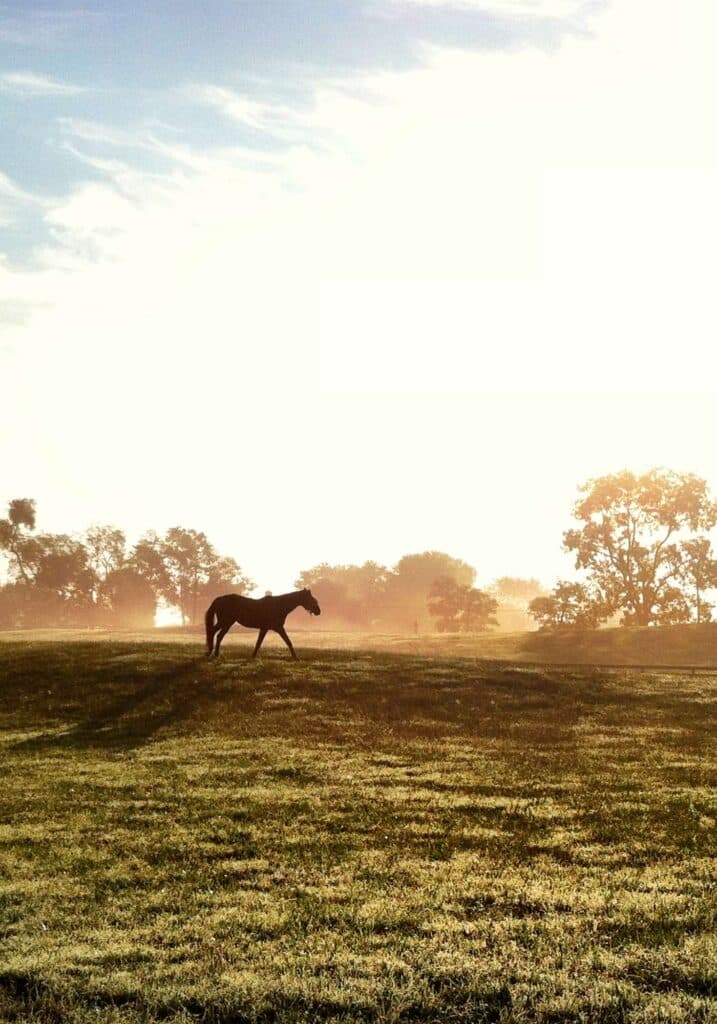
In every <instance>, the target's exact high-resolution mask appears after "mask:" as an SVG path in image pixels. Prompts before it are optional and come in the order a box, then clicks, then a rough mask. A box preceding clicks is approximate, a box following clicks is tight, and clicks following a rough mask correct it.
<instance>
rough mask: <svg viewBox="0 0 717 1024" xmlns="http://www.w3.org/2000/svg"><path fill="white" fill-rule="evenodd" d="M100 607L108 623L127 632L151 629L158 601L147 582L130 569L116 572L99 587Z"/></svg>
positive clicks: (108, 575)
mask: <svg viewBox="0 0 717 1024" xmlns="http://www.w3.org/2000/svg"><path fill="white" fill-rule="evenodd" d="M98 599H99V604H100V606H101V607H102V608H104V609H105V615H106V618H107V621H108V622H109V623H110V624H111V625H114V626H124V627H126V628H128V629H151V628H152V626H154V615H155V612H156V610H157V597H156V594H155V591H154V587H153V586H152V584H151V583H150V581H149V580H148V579H146V578H145V577H144V576H142V575H141V574H140V573H138V572H137V570H136V569H132V568H129V567H125V568H121V569H113V570H112V571H111V572H109V573H107V575H106V576H105V577H104V579H103V580H101V581H100V583H99V587H98Z"/></svg>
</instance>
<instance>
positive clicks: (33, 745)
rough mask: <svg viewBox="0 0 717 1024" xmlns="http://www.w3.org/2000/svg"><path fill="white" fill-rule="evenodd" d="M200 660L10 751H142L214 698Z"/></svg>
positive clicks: (212, 681)
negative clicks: (133, 749)
mask: <svg viewBox="0 0 717 1024" xmlns="http://www.w3.org/2000/svg"><path fill="white" fill-rule="evenodd" d="M203 665H204V658H192V659H191V660H190V661H181V662H177V663H175V664H173V665H170V666H168V667H167V668H166V669H164V670H163V671H161V672H158V673H156V674H153V675H152V676H151V678H148V679H146V680H145V681H142V682H141V683H140V684H139V685H136V686H133V687H131V688H130V689H129V690H128V691H124V692H123V693H121V694H118V695H117V696H116V697H114V698H112V697H110V698H108V699H107V700H102V699H101V697H100V699H99V701H98V703H97V706H96V707H95V708H92V709H90V710H89V713H88V714H87V715H86V716H85V717H82V718H81V719H80V720H78V721H76V722H75V723H74V724H72V725H71V726H70V727H69V728H66V729H62V728H55V729H53V730H51V731H46V732H43V733H41V734H39V735H35V736H32V737H29V738H28V739H24V740H21V741H20V742H18V743H16V744H14V745H13V749H15V750H22V749H24V750H49V749H55V750H61V749H90V748H93V747H94V748H98V749H99V748H101V749H104V750H110V751H122V750H130V749H132V748H134V747H139V746H143V745H144V744H146V743H149V742H151V741H152V739H153V738H154V737H155V736H156V735H157V734H158V733H159V732H161V731H162V730H166V729H171V727H172V726H174V725H176V724H177V723H179V722H182V721H185V720H187V719H188V718H190V717H192V716H193V715H195V714H197V712H198V711H200V710H201V709H202V708H206V707H207V706H208V705H209V704H211V703H213V702H214V701H215V700H216V699H217V698H218V693H219V690H220V689H221V681H220V680H219V679H218V678H217V677H214V678H212V676H211V675H209V674H207V673H203V672H202V671H201V669H202V667H203Z"/></svg>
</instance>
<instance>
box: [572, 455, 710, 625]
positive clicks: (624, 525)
mask: <svg viewBox="0 0 717 1024" xmlns="http://www.w3.org/2000/svg"><path fill="white" fill-rule="evenodd" d="M581 494H582V497H581V498H580V500H579V501H578V502H577V504H576V505H575V509H574V513H573V514H574V516H575V518H576V519H577V520H578V522H579V523H580V524H581V525H580V526H579V527H578V528H577V529H572V530H568V531H567V532H566V533H565V535H564V546H565V548H566V550H568V551H573V552H574V553H575V565H576V568H578V569H583V570H584V571H585V573H586V575H587V577H588V580H589V582H590V584H591V587H592V588H593V589H594V591H595V592H596V594H597V599H598V601H599V602H600V603H601V604H602V605H603V606H604V607H606V608H608V609H610V611H612V612H622V615H623V622H624V623H625V624H632V625H640V626H647V625H653V624H666V623H674V622H685V621H688V620H689V619H690V618H693V617H698V615H701V617H702V618H704V616H705V612H706V605H705V603H704V601H703V600H702V599H701V596H700V595H701V591H702V590H704V589H705V585H706V584H707V585H709V580H711V579H714V578H715V576H716V575H717V574H715V573H714V566H713V560H712V556H711V548H710V545H709V540H708V539H707V538H706V537H704V536H703V534H704V532H705V531H707V530H710V529H712V527H713V526H714V525H715V522H717V504H715V502H714V501H713V500H712V498H711V497H710V495H709V493H708V490H707V484H706V483H705V481H704V480H701V479H700V478H699V477H697V476H694V475H693V474H690V473H675V472H672V471H670V470H666V469H653V470H651V471H650V472H649V473H643V474H642V475H639V476H638V475H635V474H634V473H631V472H629V471H627V470H625V471H623V472H621V473H616V474H613V475H610V476H604V477H600V478H599V479H596V480H590V481H589V482H588V483H587V484H585V485H584V486H583V487H582V488H581ZM696 541H699V542H700V543H699V545H698V547H697V548H695V547H694V544H695V542H696ZM698 608H699V612H698Z"/></svg>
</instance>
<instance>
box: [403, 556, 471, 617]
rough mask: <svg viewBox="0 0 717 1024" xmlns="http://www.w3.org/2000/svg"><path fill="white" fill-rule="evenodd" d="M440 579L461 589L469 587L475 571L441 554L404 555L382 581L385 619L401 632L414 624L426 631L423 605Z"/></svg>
mask: <svg viewBox="0 0 717 1024" xmlns="http://www.w3.org/2000/svg"><path fill="white" fill-rule="evenodd" d="M443 577H446V578H447V579H450V580H453V582H454V583H456V584H458V585H459V586H462V587H469V588H470V587H472V586H473V583H474V582H475V578H476V571H475V569H474V568H473V566H472V565H468V563H467V562H463V561H461V559H460V558H453V557H451V555H447V554H445V553H444V552H443V551H423V552H422V553H420V554H412V555H404V556H403V558H402V559H401V560H400V561H399V562H398V563H397V564H396V566H395V567H394V569H393V571H392V572H391V573H390V574H389V576H388V578H387V580H386V597H385V612H384V615H385V617H386V618H387V619H388V620H389V621H391V622H392V623H395V624H396V625H397V626H400V627H401V628H404V629H406V628H408V629H410V628H412V627H413V625H414V623H415V624H416V625H417V626H419V627H421V626H424V627H427V628H430V625H431V623H430V619H429V617H428V614H427V602H428V596H429V593H430V590H431V587H432V586H433V584H434V583H435V582H436V580H439V579H441V578H443Z"/></svg>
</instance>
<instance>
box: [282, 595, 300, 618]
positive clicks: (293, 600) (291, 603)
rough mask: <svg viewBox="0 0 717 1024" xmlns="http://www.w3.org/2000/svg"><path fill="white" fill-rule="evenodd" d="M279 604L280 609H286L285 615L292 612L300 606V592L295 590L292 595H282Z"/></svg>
mask: <svg viewBox="0 0 717 1024" xmlns="http://www.w3.org/2000/svg"><path fill="white" fill-rule="evenodd" d="M278 600H279V601H280V602H281V606H282V608H284V609H286V612H287V614H288V613H289V612H293V610H294V608H298V607H299V605H300V604H301V591H300V590H296V591H294V593H292V594H282V595H281V597H279V599H278Z"/></svg>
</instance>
